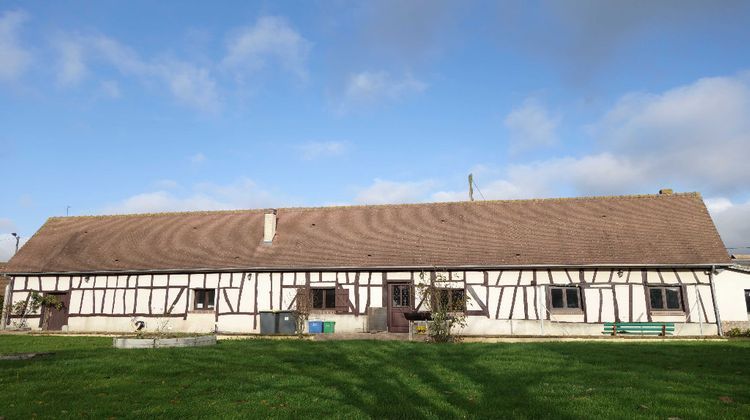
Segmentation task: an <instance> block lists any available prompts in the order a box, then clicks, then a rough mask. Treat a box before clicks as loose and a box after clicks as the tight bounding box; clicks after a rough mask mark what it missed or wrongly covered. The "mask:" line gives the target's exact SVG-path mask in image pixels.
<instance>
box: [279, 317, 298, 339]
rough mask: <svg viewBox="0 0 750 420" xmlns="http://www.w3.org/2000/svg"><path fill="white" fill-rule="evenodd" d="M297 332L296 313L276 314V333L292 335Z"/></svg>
mask: <svg viewBox="0 0 750 420" xmlns="http://www.w3.org/2000/svg"><path fill="white" fill-rule="evenodd" d="M296 332H297V313H296V312H294V311H279V312H276V333H277V334H283V335H294V334H295V333H296Z"/></svg>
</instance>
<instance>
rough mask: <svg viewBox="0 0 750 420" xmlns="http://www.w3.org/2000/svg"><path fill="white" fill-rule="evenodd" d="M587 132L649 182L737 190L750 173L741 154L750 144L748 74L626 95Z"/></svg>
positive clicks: (707, 189)
mask: <svg viewBox="0 0 750 420" xmlns="http://www.w3.org/2000/svg"><path fill="white" fill-rule="evenodd" d="M592 133H593V135H594V138H595V139H596V140H597V141H598V142H599V143H600V145H601V147H603V148H606V149H607V150H608V151H609V152H611V153H612V154H614V155H616V156H621V157H623V158H625V159H628V160H630V161H631V162H633V164H634V166H637V167H639V168H640V170H641V172H642V174H643V176H645V177H646V178H647V179H650V180H652V182H660V183H662V184H666V183H679V184H681V185H685V186H689V187H691V188H697V189H701V190H705V191H708V192H710V193H714V194H715V193H723V192H736V191H739V190H740V189H741V188H742V186H743V185H744V184H745V183H746V180H747V179H748V177H750V165H748V164H747V159H746V157H745V156H744V155H743V153H740V152H741V151H742V150H744V149H746V148H747V145H748V144H750V73H743V74H740V75H738V76H734V77H713V78H705V79H700V80H698V81H696V82H694V83H692V84H689V85H686V86H681V87H678V88H675V89H671V90H668V91H666V92H664V93H661V94H643V93H636V94H629V95H625V96H624V97H623V98H622V99H621V100H620V101H618V103H617V104H616V105H615V106H614V107H613V108H612V109H611V110H610V111H609V112H608V113H607V114H606V115H605V116H604V118H603V119H602V120H601V121H600V122H599V123H597V124H595V125H594V126H593V127H592Z"/></svg>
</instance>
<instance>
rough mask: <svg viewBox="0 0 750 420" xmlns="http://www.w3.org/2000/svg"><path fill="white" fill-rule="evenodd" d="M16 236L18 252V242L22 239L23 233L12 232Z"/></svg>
mask: <svg viewBox="0 0 750 420" xmlns="http://www.w3.org/2000/svg"><path fill="white" fill-rule="evenodd" d="M11 235H13V236H14V237H15V238H16V252H15V253H18V242H19V241H20V240H21V235H19V234H17V233H16V232H13V233H11Z"/></svg>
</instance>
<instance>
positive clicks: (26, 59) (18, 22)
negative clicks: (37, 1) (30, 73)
mask: <svg viewBox="0 0 750 420" xmlns="http://www.w3.org/2000/svg"><path fill="white" fill-rule="evenodd" d="M27 18H28V16H27V15H26V13H24V12H22V11H19V10H16V11H7V12H5V13H3V14H2V15H0V81H11V80H15V79H16V78H18V77H20V76H21V75H22V74H23V72H24V71H25V70H26V69H27V67H28V66H29V64H30V63H31V53H30V52H29V51H27V50H26V49H25V48H24V47H23V46H22V45H21V44H20V42H19V40H18V38H19V32H20V30H21V26H22V25H23V24H24V22H26V20H27Z"/></svg>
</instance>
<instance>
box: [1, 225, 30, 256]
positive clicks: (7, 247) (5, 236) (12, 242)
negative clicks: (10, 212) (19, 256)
mask: <svg viewBox="0 0 750 420" xmlns="http://www.w3.org/2000/svg"><path fill="white" fill-rule="evenodd" d="M12 232H18V231H17V228H16V225H15V224H14V223H13V221H11V220H10V219H6V218H0V262H5V261H8V260H9V259H10V258H11V257H12V256H13V254H15V252H16V238H15V237H14V236H13V235H11V233H12ZM28 240H29V238H26V237H21V240H20V242H19V248H20V247H22V246H23V244H25V243H26V241H28Z"/></svg>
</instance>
